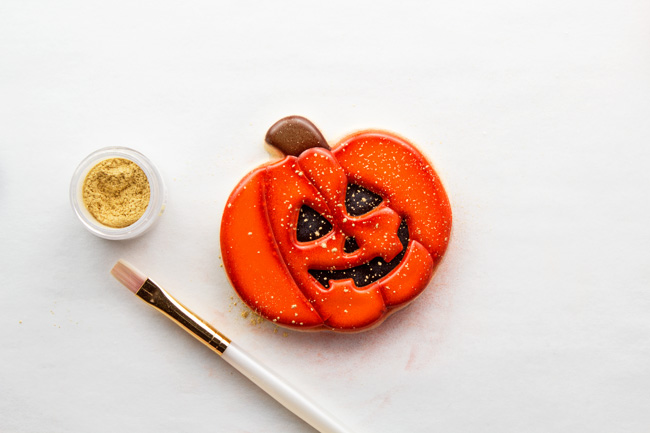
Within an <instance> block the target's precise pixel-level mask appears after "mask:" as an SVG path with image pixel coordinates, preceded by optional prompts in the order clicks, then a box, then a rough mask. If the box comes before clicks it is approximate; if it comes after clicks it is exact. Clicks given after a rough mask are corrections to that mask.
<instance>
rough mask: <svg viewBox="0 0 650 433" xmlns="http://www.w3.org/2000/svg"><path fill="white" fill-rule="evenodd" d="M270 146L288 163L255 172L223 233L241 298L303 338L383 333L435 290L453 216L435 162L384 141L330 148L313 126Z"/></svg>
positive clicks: (288, 127)
mask: <svg viewBox="0 0 650 433" xmlns="http://www.w3.org/2000/svg"><path fill="white" fill-rule="evenodd" d="M266 142H267V143H268V144H269V145H271V146H272V147H274V148H275V149H277V150H279V151H280V152H282V154H283V155H284V157H283V158H282V159H281V160H279V161H275V162H270V163H268V164H266V165H263V166H261V167H259V168H257V169H255V170H253V171H252V172H250V173H249V174H248V175H247V176H246V177H244V179H243V180H242V181H241V182H240V183H239V185H237V187H236V188H235V189H234V191H233V192H232V194H231V195H230V197H229V199H228V202H227V204H226V208H225V210H224V214H223V220H222V224H221V251H222V256H223V262H224V266H225V269H226V272H227V274H228V277H229V278H230V281H231V282H232V285H233V287H234V288H235V290H236V291H237V293H238V294H239V296H240V297H241V299H242V300H243V301H244V302H245V303H246V304H247V305H248V306H249V307H250V308H251V309H253V310H254V311H255V312H257V313H258V314H259V315H261V316H262V317H265V318H266V319H268V320H271V321H273V322H274V323H277V324H278V325H282V326H286V327H290V328H293V329H301V330H315V329H332V330H335V331H359V330H362V329H367V328H369V327H371V326H374V325H377V324H379V323H381V322H382V321H383V320H384V319H385V318H386V317H387V316H388V315H389V314H390V313H392V312H394V311H396V310H398V309H400V308H402V307H404V306H406V305H407V304H408V303H410V302H411V301H412V300H414V299H415V298H416V297H417V296H418V295H419V294H420V293H421V292H422V290H424V288H425V287H426V286H427V284H428V283H429V281H430V279H431V277H432V275H433V272H434V270H435V268H436V266H437V265H438V263H439V262H440V260H441V258H442V256H443V254H444V252H445V250H446V248H447V243H448V241H449V234H450V231H451V208H450V206H449V201H448V199H447V194H446V193H445V190H444V188H443V186H442V184H441V182H440V179H439V178H438V176H437V174H436V172H435V171H434V170H433V167H432V166H431V164H430V163H429V162H428V161H427V160H426V158H425V157H424V156H423V155H422V154H421V153H420V152H419V151H418V150H417V149H416V148H415V147H414V146H413V145H411V144H410V143H408V142H407V141H406V140H404V139H403V138H401V137H397V136H395V135H393V134H391V133H388V132H384V131H362V132H358V133H355V134H352V135H350V136H348V137H346V138H345V139H343V140H342V141H341V142H340V143H338V144H337V145H335V146H333V147H332V148H330V147H329V146H328V144H327V142H326V141H325V139H324V138H323V136H322V135H321V133H320V132H319V131H318V129H317V128H316V127H315V126H314V125H313V124H312V123H311V122H309V121H308V120H307V119H305V118H302V117H297V116H291V117H287V118H284V119H282V120H280V121H279V122H277V123H276V124H275V125H273V126H272V127H271V129H269V131H268V133H267V136H266Z"/></svg>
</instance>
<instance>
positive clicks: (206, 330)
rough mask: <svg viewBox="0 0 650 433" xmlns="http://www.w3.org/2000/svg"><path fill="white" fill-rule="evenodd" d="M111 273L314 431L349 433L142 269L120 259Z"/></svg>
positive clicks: (330, 416)
mask: <svg viewBox="0 0 650 433" xmlns="http://www.w3.org/2000/svg"><path fill="white" fill-rule="evenodd" d="M111 274H113V276H114V277H115V278H117V280H118V281H119V282H120V283H122V284H123V285H124V286H126V288H128V289H129V290H130V291H132V292H133V293H135V294H136V296H138V297H139V298H141V299H143V300H144V301H145V302H147V303H148V304H149V305H151V306H152V307H155V308H156V309H158V310H159V311H161V312H162V313H164V314H165V315H166V316H167V317H169V318H170V319H172V320H173V321H174V322H176V323H177V324H178V325H179V326H181V327H182V328H183V329H185V330H186V331H187V332H189V333H190V334H191V335H193V336H194V337H196V338H197V339H198V340H199V341H201V342H202V343H204V344H205V345H206V346H208V347H209V348H210V349H212V350H213V351H214V352H216V353H217V354H219V355H220V356H221V358H223V359H224V360H225V361H226V362H228V363H229V364H230V365H232V366H233V367H235V368H236V369H237V370H238V371H239V372H240V373H242V374H243V375H244V376H246V377H247V378H248V379H250V380H251V381H252V382H253V383H255V384H256V385H257V386H259V387H260V388H262V389H263V390H264V391H266V392H267V393H268V394H269V395H270V396H271V397H273V398H274V399H276V400H277V401H278V402H280V403H281V404H282V405H283V406H284V407H286V408H287V409H289V410H290V411H291V412H293V413H294V414H296V415H297V416H299V417H300V418H302V419H303V420H304V421H305V422H307V423H308V424H309V425H311V426H312V427H314V428H315V429H316V430H318V431H320V432H322V433H349V430H348V429H347V428H345V427H343V426H342V425H341V423H340V422H339V421H337V420H336V419H335V418H334V417H333V416H332V415H330V414H329V413H327V412H326V411H325V410H323V409H322V408H320V407H319V406H317V405H316V404H315V403H314V402H312V401H311V399H309V398H308V397H307V396H306V395H304V394H302V393H301V392H299V391H298V390H296V389H295V388H294V387H292V386H291V385H289V384H288V383H287V382H285V381H284V380H283V379H282V378H280V377H279V376H278V375H277V374H275V373H274V372H272V371H271V370H269V369H268V368H266V367H264V366H263V365H262V364H261V363H260V362H259V361H257V360H255V358H253V357H252V356H250V355H249V354H248V353H246V352H245V351H244V350H243V349H241V348H240V347H239V346H237V345H236V344H235V343H233V342H232V341H230V340H229V339H228V338H227V337H226V336H224V335H223V334H222V333H220V332H219V331H217V330H216V329H214V328H213V327H212V326H210V325H209V324H207V323H206V322H204V321H203V320H201V319H200V318H198V317H197V316H196V315H195V314H194V313H192V312H191V311H189V310H188V309H187V308H185V307H184V306H183V305H181V304H180V303H179V302H178V301H176V300H175V299H174V298H173V297H171V296H170V295H169V293H167V292H166V291H165V290H164V289H162V288H161V287H159V286H158V285H157V284H156V283H154V282H153V281H151V280H150V279H149V278H147V276H146V275H144V274H143V273H142V272H140V271H138V270H137V269H136V268H134V267H133V266H131V265H130V264H128V263H127V262H125V261H123V260H120V261H118V262H117V264H116V265H115V266H114V267H113V269H112V270H111Z"/></svg>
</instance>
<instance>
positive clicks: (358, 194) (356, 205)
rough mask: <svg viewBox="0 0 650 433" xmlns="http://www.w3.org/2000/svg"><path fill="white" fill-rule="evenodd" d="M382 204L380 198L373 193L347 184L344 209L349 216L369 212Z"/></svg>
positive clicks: (352, 184)
mask: <svg viewBox="0 0 650 433" xmlns="http://www.w3.org/2000/svg"><path fill="white" fill-rule="evenodd" d="M381 202H382V198H381V197H380V196H378V195H377V194H375V193H374V192H372V191H370V190H368V189H366V188H364V187H362V186H359V185H356V184H354V183H349V184H348V190H347V191H346V193H345V208H346V209H347V211H348V214H349V215H352V216H359V215H363V214H365V213H368V212H370V211H371V210H373V209H374V208H376V207H377V206H379V203H381Z"/></svg>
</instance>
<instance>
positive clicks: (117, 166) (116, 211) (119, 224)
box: [82, 158, 150, 228]
mask: <svg viewBox="0 0 650 433" xmlns="http://www.w3.org/2000/svg"><path fill="white" fill-rule="evenodd" d="M82 197H83V202H84V204H85V205H86V208H87V209H88V211H89V212H90V214H91V215H92V216H93V217H95V219H96V220H97V221H99V222H100V223H101V224H103V225H105V226H108V227H113V228H123V227H127V226H130V225H131V224H133V223H134V222H136V221H137V220H139V219H140V217H142V215H143V214H144V212H145V210H147V206H148V205H149V198H150V190H149V181H148V180H147V175H146V174H144V171H142V169H141V168H140V167H139V166H138V165H137V164H136V163H135V162H133V161H129V160H128V159H125V158H110V159H106V160H104V161H101V162H100V163H99V164H97V165H95V166H94V167H93V168H92V169H91V170H90V171H89V172H88V175H87V176H86V179H85V180H84V183H83V188H82Z"/></svg>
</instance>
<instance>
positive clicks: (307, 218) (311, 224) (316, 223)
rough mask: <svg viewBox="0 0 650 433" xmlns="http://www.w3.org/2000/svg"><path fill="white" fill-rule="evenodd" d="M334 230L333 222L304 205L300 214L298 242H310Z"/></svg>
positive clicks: (297, 228) (297, 232)
mask: <svg viewBox="0 0 650 433" xmlns="http://www.w3.org/2000/svg"><path fill="white" fill-rule="evenodd" d="M331 231H332V224H330V222H329V221H327V220H326V219H325V217H324V216H323V215H321V214H319V213H318V212H316V211H315V210H314V209H312V208H310V207H309V206H307V205H302V207H301V208H300V214H299V215H298V224H297V227H296V236H297V238H298V242H310V241H313V240H316V239H318V238H321V237H323V236H325V235H326V234H328V233H329V232H331Z"/></svg>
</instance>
